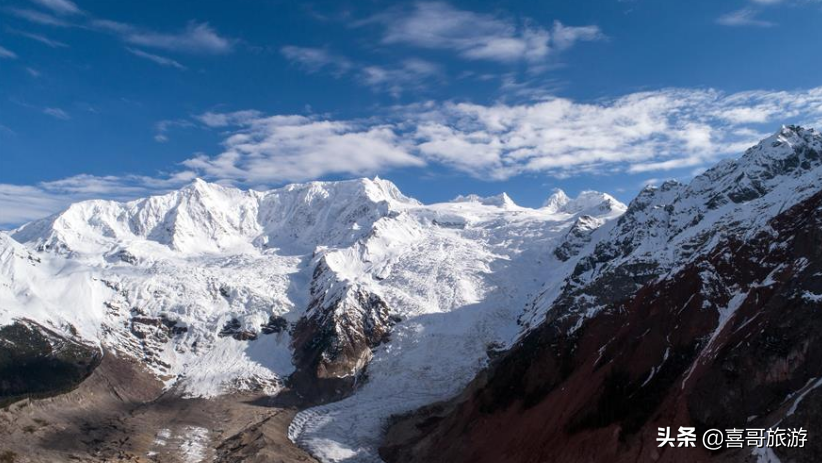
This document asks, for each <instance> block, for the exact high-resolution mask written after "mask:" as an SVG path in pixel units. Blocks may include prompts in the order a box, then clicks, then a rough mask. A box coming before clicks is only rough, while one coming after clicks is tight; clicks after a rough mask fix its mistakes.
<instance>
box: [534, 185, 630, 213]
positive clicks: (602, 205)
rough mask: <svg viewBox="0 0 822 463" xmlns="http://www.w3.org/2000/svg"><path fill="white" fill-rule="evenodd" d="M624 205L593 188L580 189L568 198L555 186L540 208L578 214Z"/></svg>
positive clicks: (619, 208) (622, 206)
mask: <svg viewBox="0 0 822 463" xmlns="http://www.w3.org/2000/svg"><path fill="white" fill-rule="evenodd" d="M625 207H626V206H625V205H624V204H622V203H621V202H619V201H618V200H617V199H616V198H614V197H613V196H611V195H609V194H607V193H600V192H598V191H593V190H585V191H582V192H581V193H580V194H579V195H578V196H577V197H576V198H573V199H571V198H569V197H568V195H566V194H565V192H564V191H562V190H561V189H559V188H555V189H554V191H553V193H552V194H551V196H550V197H548V199H547V200H546V201H545V203H543V205H542V208H543V209H544V210H546V211H548V212H552V213H564V214H579V213H594V211H595V210H596V211H610V210H616V211H618V210H624V209H625Z"/></svg>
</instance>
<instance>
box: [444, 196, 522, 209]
mask: <svg viewBox="0 0 822 463" xmlns="http://www.w3.org/2000/svg"><path fill="white" fill-rule="evenodd" d="M452 202H455V203H479V204H482V205H484V206H497V207H501V208H504V209H509V208H514V207H518V206H517V204H516V203H515V202H514V200H513V199H511V197H510V196H508V194H507V193H505V192H503V193H500V194H498V195H494V196H479V195H475V194H470V195H465V196H463V195H459V196H457V197H456V198H454V199H453V200H452Z"/></svg>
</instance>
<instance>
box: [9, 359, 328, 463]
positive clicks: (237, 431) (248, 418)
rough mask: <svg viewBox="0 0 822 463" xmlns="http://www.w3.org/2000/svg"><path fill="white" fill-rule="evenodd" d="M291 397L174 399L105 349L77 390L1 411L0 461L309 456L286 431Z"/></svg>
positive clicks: (174, 462)
mask: <svg viewBox="0 0 822 463" xmlns="http://www.w3.org/2000/svg"><path fill="white" fill-rule="evenodd" d="M285 396H286V397H287V396H288V395H287V394H285ZM295 405H296V404H294V403H289V402H288V399H281V398H280V399H271V398H269V397H267V396H264V395H260V394H250V393H249V394H234V395H228V396H222V397H218V398H214V399H181V398H179V397H174V396H172V395H171V394H163V392H162V386H161V384H160V383H158V382H157V381H156V380H154V379H153V378H152V376H151V375H149V374H148V373H146V372H144V371H142V370H141V369H140V368H139V367H138V366H137V365H136V364H135V363H133V361H131V360H125V359H118V358H115V357H114V356H113V355H106V356H105V358H104V360H103V362H102V364H101V365H100V367H98V368H97V369H96V370H95V372H94V373H92V375H91V376H90V377H89V378H88V379H86V381H84V382H83V383H82V384H81V385H80V386H79V387H78V388H77V389H76V390H74V391H72V392H70V393H67V394H63V395H60V396H56V397H52V398H48V399H42V400H22V401H19V402H16V403H14V404H12V405H10V406H8V407H6V408H5V409H3V410H1V411H0V462H3V463H34V462H36V463H45V462H55V463H56V462H61V463H62V462H66V461H76V462H86V463H98V462H99V463H102V462H106V463H114V462H144V463H150V462H158V463H159V462H162V463H197V462H215V463H220V462H235V461H244V462H249V463H252V462H283V463H289V462H313V461H315V460H314V459H313V458H312V457H311V456H310V455H308V454H307V453H306V452H304V451H303V450H301V449H299V448H298V447H296V446H295V445H294V444H292V443H291V442H290V441H289V440H288V437H287V429H288V425H289V423H290V422H291V420H292V418H293V416H294V415H295V413H296V412H297V408H296V406H295Z"/></svg>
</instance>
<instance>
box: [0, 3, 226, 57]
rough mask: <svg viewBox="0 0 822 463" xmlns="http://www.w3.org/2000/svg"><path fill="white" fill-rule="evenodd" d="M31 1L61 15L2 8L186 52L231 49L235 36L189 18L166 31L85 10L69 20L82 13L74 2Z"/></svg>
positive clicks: (50, 22) (36, 19)
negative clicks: (176, 29)
mask: <svg viewBox="0 0 822 463" xmlns="http://www.w3.org/2000/svg"><path fill="white" fill-rule="evenodd" d="M33 1H35V2H36V3H39V4H41V5H42V6H46V7H48V8H50V9H51V10H52V11H55V12H57V13H59V14H62V15H63V16H61V17H58V16H55V15H51V14H48V13H44V12H41V11H36V10H30V9H22V8H8V9H6V10H5V11H7V12H8V13H10V14H12V15H14V16H17V17H19V18H22V19H25V20H27V21H30V22H33V23H37V24H43V25H48V26H58V27H79V28H84V29H89V30H95V31H98V32H107V33H110V34H113V35H116V36H118V37H119V38H120V39H121V40H123V41H124V42H126V43H129V44H131V45H136V46H140V47H144V48H155V49H162V50H167V51H175V52H186V53H202V54H225V53H229V52H231V51H232V49H233V47H234V42H235V41H234V40H232V39H229V38H226V37H223V36H222V35H220V34H219V33H218V32H217V31H216V30H214V28H212V27H211V26H210V25H209V24H208V23H199V22H196V21H190V22H189V23H188V24H187V25H186V27H185V28H184V29H183V30H181V31H179V32H172V33H169V32H158V31H154V30H150V29H145V28H142V27H139V26H135V25H132V24H128V23H123V22H118V21H112V20H110V19H105V18H96V17H94V16H92V15H89V14H85V13H84V14H83V15H82V16H81V17H80V18H74V20H72V21H70V20H67V19H66V18H65V15H66V14H70V13H75V14H77V13H83V12H82V11H81V10H80V9H79V8H77V5H75V4H74V3H72V2H70V1H67V0H33ZM21 35H25V36H27V37H29V38H32V39H34V40H38V41H40V42H42V43H45V44H47V45H49V46H52V47H55V46H57V47H60V46H65V44H62V43H60V42H55V41H51V40H49V39H47V38H46V37H44V36H41V35H36V34H32V33H28V32H24V33H21Z"/></svg>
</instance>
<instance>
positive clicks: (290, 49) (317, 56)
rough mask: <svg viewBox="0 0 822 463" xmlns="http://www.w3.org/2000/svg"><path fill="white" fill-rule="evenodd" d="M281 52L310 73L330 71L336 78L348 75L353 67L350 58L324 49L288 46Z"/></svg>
mask: <svg viewBox="0 0 822 463" xmlns="http://www.w3.org/2000/svg"><path fill="white" fill-rule="evenodd" d="M280 52H281V53H282V54H283V56H285V57H286V58H287V59H288V60H289V61H291V62H293V63H296V64H298V65H299V66H301V67H302V68H303V69H305V70H306V71H307V72H309V73H315V72H319V71H320V70H322V69H326V68H328V69H330V70H331V73H332V74H333V75H335V76H341V75H342V74H345V73H347V72H348V71H350V70H351V68H352V67H353V63H351V61H350V60H348V58H346V57H344V56H339V55H336V54H333V53H331V52H330V51H328V50H326V49H324V48H310V47H298V46H294V45H287V46H285V47H282V48H281V49H280Z"/></svg>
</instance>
